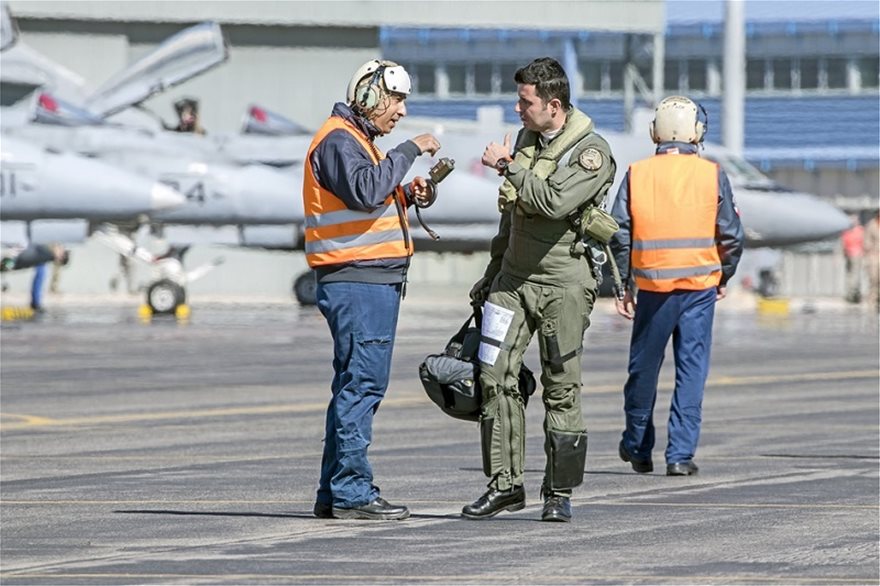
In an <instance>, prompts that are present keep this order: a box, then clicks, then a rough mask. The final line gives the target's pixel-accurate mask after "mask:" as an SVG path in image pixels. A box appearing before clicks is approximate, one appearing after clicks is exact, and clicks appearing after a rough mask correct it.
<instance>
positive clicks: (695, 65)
mask: <svg viewBox="0 0 880 586" xmlns="http://www.w3.org/2000/svg"><path fill="white" fill-rule="evenodd" d="M687 71H688V91H692V92H694V91H696V92H704V91H706V61H704V60H703V59H688V62H687Z"/></svg>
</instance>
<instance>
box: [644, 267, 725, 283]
mask: <svg viewBox="0 0 880 586" xmlns="http://www.w3.org/2000/svg"><path fill="white" fill-rule="evenodd" d="M720 270H721V265H707V266H703V267H685V268H683V269H652V270H645V269H637V268H633V274H634V275H635V276H637V277H641V278H643V279H651V280H652V281H661V280H663V279H682V278H684V277H700V276H703V275H711V274H712V273H714V272H717V271H720Z"/></svg>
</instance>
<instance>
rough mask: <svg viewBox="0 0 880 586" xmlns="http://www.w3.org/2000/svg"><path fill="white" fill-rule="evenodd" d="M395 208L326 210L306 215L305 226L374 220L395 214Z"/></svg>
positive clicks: (389, 206)
mask: <svg viewBox="0 0 880 586" xmlns="http://www.w3.org/2000/svg"><path fill="white" fill-rule="evenodd" d="M396 215H397V208H396V207H394V206H393V205H383V206H382V207H381V208H377V209H375V210H373V211H372V212H358V211H356V210H339V211H338V212H327V213H326V214H316V215H313V216H306V228H320V227H323V226H335V225H337V224H345V223H346V222H357V221H360V220H375V219H378V218H382V217H387V216H396Z"/></svg>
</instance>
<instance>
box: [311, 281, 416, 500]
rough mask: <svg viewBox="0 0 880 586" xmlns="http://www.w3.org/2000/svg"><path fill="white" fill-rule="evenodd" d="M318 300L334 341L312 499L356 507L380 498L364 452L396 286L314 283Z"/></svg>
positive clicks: (379, 392) (386, 360) (392, 325)
mask: <svg viewBox="0 0 880 586" xmlns="http://www.w3.org/2000/svg"><path fill="white" fill-rule="evenodd" d="M317 299H318V308H319V309H320V310H321V313H322V314H323V315H324V317H325V318H326V319H327V324H328V325H329V326H330V333H331V334H332V336H333V382H332V383H331V386H330V390H331V391H332V393H333V396H332V398H331V399H330V404H329V406H328V407H327V418H326V422H325V423H326V425H325V432H324V455H323V457H322V459H321V480H320V483H319V486H318V497H317V500H318V502H321V503H325V504H329V505H332V506H334V507H340V508H352V507H359V506H362V505H365V504H367V503H370V502H372V501H373V499H375V498H376V497H377V496H379V489H378V488H377V487H376V486H375V485H374V484H373V470H372V468H371V467H370V463H369V461H368V460H367V448H368V447H369V445H370V443H371V442H372V439H373V415H374V414H375V413H376V410H377V409H378V408H379V402H380V401H381V400H382V398H383V397H384V396H385V390H386V389H387V388H388V378H389V374H390V371H391V353H392V350H393V348H394V335H395V330H396V329H397V315H398V310H399V309H400V284H399V283H398V284H387V285H386V284H374V283H348V282H340V283H326V284H321V283H318V289H317Z"/></svg>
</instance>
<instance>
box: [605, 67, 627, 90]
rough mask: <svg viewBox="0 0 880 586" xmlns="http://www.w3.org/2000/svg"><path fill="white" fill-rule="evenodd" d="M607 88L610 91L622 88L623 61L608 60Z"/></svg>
mask: <svg viewBox="0 0 880 586" xmlns="http://www.w3.org/2000/svg"><path fill="white" fill-rule="evenodd" d="M608 89H609V90H611V91H612V92H619V91H621V90H623V61H609V62H608Z"/></svg>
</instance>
